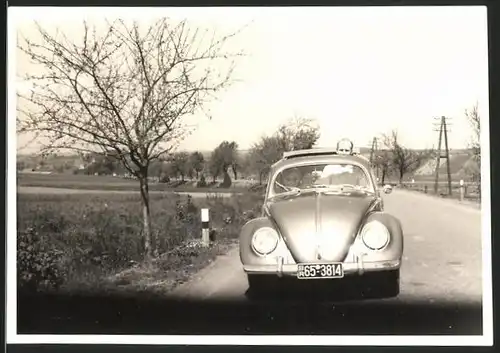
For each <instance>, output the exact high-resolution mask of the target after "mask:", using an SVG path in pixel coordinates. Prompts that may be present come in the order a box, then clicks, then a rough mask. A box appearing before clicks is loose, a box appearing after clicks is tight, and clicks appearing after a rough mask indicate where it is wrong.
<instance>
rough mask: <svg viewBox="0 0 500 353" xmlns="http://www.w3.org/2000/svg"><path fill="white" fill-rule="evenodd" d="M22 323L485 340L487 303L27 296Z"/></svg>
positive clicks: (36, 330)
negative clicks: (483, 305)
mask: <svg viewBox="0 0 500 353" xmlns="http://www.w3.org/2000/svg"><path fill="white" fill-rule="evenodd" d="M17 320H18V333H19V334H129V335H130V334H141V335H148V334H161V335H172V334H176V335H182V334H186V335H193V334H196V335H207V334H214V335H222V334H286V335H289V334H323V335H330V334H343V335H360V334H362V335H370V334H371V335H373V334H386V335H433V334H455V335H463V334H467V335H481V334H482V312H481V305H470V304H465V303H464V304H461V303H456V304H444V303H433V304H427V303H418V302H414V303H402V302H401V303H400V302H398V301H393V300H389V301H383V300H382V301H381V300H378V301H377V300H374V301H365V302H343V303H339V304H336V305H333V304H325V303H323V304H317V303H315V302H314V301H312V300H304V299H303V300H301V301H297V300H288V301H280V300H267V301H258V302H249V301H243V300H242V301H235V300H232V301H231V300H217V301H198V302H196V301H186V300H179V299H177V300H175V299H168V298H167V299H165V298H152V297H149V298H124V297H110V296H108V297H103V296H62V295H36V296H34V295H30V296H26V295H23V296H21V295H20V296H19V297H18V319H17Z"/></svg>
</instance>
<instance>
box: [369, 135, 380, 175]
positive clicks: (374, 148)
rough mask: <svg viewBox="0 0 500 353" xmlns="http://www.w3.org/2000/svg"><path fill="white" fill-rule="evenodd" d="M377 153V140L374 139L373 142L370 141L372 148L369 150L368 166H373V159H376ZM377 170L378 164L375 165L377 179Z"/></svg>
mask: <svg viewBox="0 0 500 353" xmlns="http://www.w3.org/2000/svg"><path fill="white" fill-rule="evenodd" d="M377 151H378V141H377V138H376V137H374V138H373V140H372V147H371V150H370V164H371V165H372V167H373V165H374V163H375V159H376V158H377V154H376V153H377ZM378 169H379V165H378V163H377V164H376V171H377V178H378V177H379V172H378Z"/></svg>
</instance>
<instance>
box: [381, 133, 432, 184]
mask: <svg viewBox="0 0 500 353" xmlns="http://www.w3.org/2000/svg"><path fill="white" fill-rule="evenodd" d="M383 143H384V145H385V146H387V147H388V148H389V149H390V154H391V156H392V160H391V164H392V166H393V168H394V170H395V171H396V172H397V174H398V177H399V183H400V184H401V183H402V182H403V177H404V176H405V175H406V174H407V173H411V172H414V171H415V170H416V169H418V168H419V167H420V166H421V165H422V163H423V162H424V161H426V160H428V159H429V158H430V157H431V156H432V154H433V152H432V150H427V149H425V150H422V151H415V150H412V149H409V148H406V147H404V146H403V145H402V144H401V143H400V142H399V140H398V133H397V131H396V130H393V131H391V133H390V134H389V135H384V136H383Z"/></svg>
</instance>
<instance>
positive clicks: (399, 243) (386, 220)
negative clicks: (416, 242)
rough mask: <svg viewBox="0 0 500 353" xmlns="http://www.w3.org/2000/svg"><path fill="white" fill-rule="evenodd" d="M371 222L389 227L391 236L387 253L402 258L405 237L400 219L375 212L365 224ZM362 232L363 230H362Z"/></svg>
mask: <svg viewBox="0 0 500 353" xmlns="http://www.w3.org/2000/svg"><path fill="white" fill-rule="evenodd" d="M370 221H379V222H380V223H382V224H383V225H384V226H386V227H387V229H388V230H389V234H390V238H391V239H390V241H389V244H388V245H387V247H386V248H385V251H386V252H391V253H393V254H394V255H398V257H401V256H402V254H403V250H404V236H403V227H402V225H401V222H400V221H399V219H397V218H396V217H394V216H393V215H391V214H389V213H386V212H383V211H382V212H373V213H371V214H370V215H369V216H368V217H367V218H366V221H365V224H366V223H368V222H370ZM360 231H361V229H360Z"/></svg>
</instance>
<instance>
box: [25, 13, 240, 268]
mask: <svg viewBox="0 0 500 353" xmlns="http://www.w3.org/2000/svg"><path fill="white" fill-rule="evenodd" d="M35 25H36V28H37V29H38V34H39V35H40V37H41V41H40V42H36V41H34V40H30V39H28V38H25V37H24V38H22V41H21V42H22V43H20V44H19V49H20V51H21V52H23V53H25V54H26V55H27V56H28V57H29V58H30V59H31V61H32V62H33V64H35V65H38V66H41V68H42V70H43V72H44V73H43V74H39V75H36V74H31V73H29V74H27V75H26V77H25V78H26V79H27V80H28V82H31V83H32V86H33V87H32V88H31V92H30V93H29V94H23V93H18V98H19V104H18V106H19V113H20V114H18V121H17V124H18V125H17V126H18V133H31V134H33V133H35V134H36V135H37V137H38V138H41V139H42V141H44V140H45V141H48V142H47V143H46V144H44V146H43V147H42V150H43V151H51V150H59V149H73V150H79V151H84V152H93V153H101V154H107V152H108V151H114V152H115V153H114V156H115V157H116V158H117V159H118V160H119V161H120V162H121V164H123V166H124V167H125V168H126V169H127V170H128V172H129V173H130V174H132V175H133V176H135V177H136V178H137V179H138V180H139V184H140V192H141V198H142V204H143V219H144V224H143V235H144V246H145V260H150V259H151V257H152V253H153V249H152V241H151V229H150V227H151V226H150V225H151V212H150V202H149V189H148V167H149V165H150V163H151V162H152V161H154V160H155V159H157V158H158V157H160V156H162V155H165V154H166V153H168V152H170V151H171V150H172V149H173V148H174V147H176V145H177V144H178V143H179V141H180V140H182V139H183V138H184V137H185V136H186V134H188V133H189V129H188V128H187V126H186V125H185V124H183V119H182V118H183V117H185V116H188V115H192V114H194V113H195V112H197V111H199V110H201V111H203V112H204V110H203V106H204V104H205V103H206V102H208V101H209V100H210V99H212V98H215V97H216V93H218V92H219V91H220V90H221V89H223V88H225V87H227V86H228V85H229V84H230V83H231V77H232V73H233V68H234V58H235V57H236V56H238V55H241V53H229V52H227V51H226V50H225V49H224V48H225V44H226V42H227V41H228V39H230V38H231V37H233V36H234V35H236V33H232V34H230V35H227V36H222V37H216V35H215V33H213V34H209V33H208V30H206V31H203V30H201V29H194V30H193V29H190V28H189V26H188V24H187V22H186V21H181V22H179V23H172V22H170V21H169V20H168V19H166V18H162V19H160V20H158V21H156V22H155V23H153V24H151V25H148V26H147V28H141V27H140V26H139V24H138V23H137V22H133V23H126V22H125V21H123V20H116V21H114V22H108V21H106V24H105V26H104V27H105V28H104V29H101V28H99V29H98V28H97V27H96V26H95V25H94V26H90V25H89V24H88V23H86V22H84V23H83V28H82V31H81V33H82V38H81V39H82V40H81V42H80V43H78V42H77V41H72V40H70V39H69V38H68V37H67V36H66V35H65V34H64V33H60V32H59V31H58V32H57V33H56V34H51V33H49V31H47V30H46V29H44V28H42V27H41V26H40V25H39V24H38V23H36V24H35ZM216 67H220V69H216Z"/></svg>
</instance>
